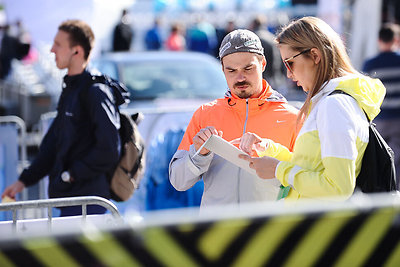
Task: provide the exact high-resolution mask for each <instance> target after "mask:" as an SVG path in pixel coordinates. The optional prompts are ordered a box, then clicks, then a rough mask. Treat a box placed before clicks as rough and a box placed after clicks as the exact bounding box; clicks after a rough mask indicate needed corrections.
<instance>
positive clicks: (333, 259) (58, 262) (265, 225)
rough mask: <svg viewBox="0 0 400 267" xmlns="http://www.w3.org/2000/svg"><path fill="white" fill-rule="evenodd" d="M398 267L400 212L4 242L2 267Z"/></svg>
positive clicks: (335, 213)
mask: <svg viewBox="0 0 400 267" xmlns="http://www.w3.org/2000/svg"><path fill="white" fill-rule="evenodd" d="M328 265H329V266H330V265H334V266H397V267H398V266H400V207H398V206H389V207H380V208H374V209H367V210H362V209H347V210H332V211H329V212H328V211H327V212H321V211H319V212H308V213H307V212H306V213H304V212H299V213H291V214H280V215H274V216H271V215H269V216H253V217H236V218H225V219H219V220H207V221H195V222H190V223H177V224H169V225H167V224H164V225H162V224H159V225H157V224H153V225H151V226H150V225H148V226H145V227H143V226H142V227H134V226H132V227H129V226H127V225H124V226H122V227H120V228H115V227H114V228H113V229H109V230H102V231H98V230H96V231H79V232H77V233H74V234H69V235H65V234H64V235H62V234H53V235H47V236H42V237H35V238H21V237H19V238H16V239H15V240H11V241H10V240H9V241H7V242H0V266H185V267H190V266H328Z"/></svg>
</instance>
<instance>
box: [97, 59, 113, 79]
mask: <svg viewBox="0 0 400 267" xmlns="http://www.w3.org/2000/svg"><path fill="white" fill-rule="evenodd" d="M91 68H95V69H97V70H98V71H100V72H101V73H104V74H107V75H108V76H110V77H111V78H113V79H116V80H118V79H119V77H118V70H117V67H116V65H115V63H113V62H108V61H92V63H91Z"/></svg>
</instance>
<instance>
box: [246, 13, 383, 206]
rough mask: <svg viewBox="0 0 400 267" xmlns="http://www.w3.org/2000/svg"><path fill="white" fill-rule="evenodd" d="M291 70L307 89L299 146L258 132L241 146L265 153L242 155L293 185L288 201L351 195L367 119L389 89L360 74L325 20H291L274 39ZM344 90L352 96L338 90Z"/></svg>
mask: <svg viewBox="0 0 400 267" xmlns="http://www.w3.org/2000/svg"><path fill="white" fill-rule="evenodd" d="M276 41H277V43H278V47H279V49H280V52H281V57H282V59H283V62H284V63H285V65H286V68H287V76H288V78H290V79H292V80H293V81H294V82H296V83H297V85H298V86H301V87H302V88H303V90H304V91H305V92H307V98H306V101H305V103H304V105H303V107H302V109H301V110H300V113H299V117H298V125H300V124H302V126H301V130H300V132H299V134H298V137H297V139H296V142H295V145H294V148H293V152H289V151H288V150H287V149H286V148H285V147H284V146H282V145H280V144H278V143H274V142H273V141H271V140H265V139H262V138H260V137H259V136H257V135H256V134H253V133H246V134H245V135H244V136H243V137H242V138H241V139H242V140H241V141H242V142H241V146H240V147H241V149H242V150H244V151H246V152H248V153H249V154H250V152H251V149H252V148H253V149H254V148H255V149H256V151H257V154H258V155H259V156H263V157H262V158H261V157H260V158H252V157H250V156H242V158H244V159H246V160H248V161H249V164H250V167H252V168H254V169H255V170H256V171H257V174H258V176H259V177H261V178H263V179H272V178H275V177H276V178H277V179H278V180H279V181H280V182H281V183H282V185H284V186H290V188H291V190H290V192H289V195H288V196H287V199H288V200H298V199H321V198H326V197H340V198H339V199H343V198H348V197H350V196H351V195H352V193H353V192H354V188H355V184H356V182H355V181H356V177H357V175H358V174H359V172H360V168H361V160H362V157H363V155H364V151H365V148H366V146H367V143H368V120H367V117H366V115H367V116H368V117H369V119H370V120H373V119H374V118H375V117H376V116H377V115H378V113H379V112H380V105H381V103H382V101H383V98H384V95H385V87H384V86H383V85H382V83H381V82H380V81H379V80H377V79H371V78H369V77H366V76H364V75H362V74H360V73H358V72H357V71H356V70H355V69H354V67H353V66H352V65H351V63H350V59H349V57H348V55H347V53H346V49H345V46H344V44H343V42H342V40H341V39H340V36H339V35H338V34H337V33H336V32H335V31H334V30H333V29H332V28H331V27H330V26H328V24H326V23H325V22H323V21H322V20H320V19H318V18H315V17H304V18H301V19H298V20H296V21H293V22H291V23H290V24H289V25H287V26H286V27H285V28H284V29H283V30H282V32H281V33H279V35H278V36H277V38H276ZM334 90H341V91H344V92H345V93H347V94H349V95H346V94H332V95H330V94H331V93H332V92H333V91H334Z"/></svg>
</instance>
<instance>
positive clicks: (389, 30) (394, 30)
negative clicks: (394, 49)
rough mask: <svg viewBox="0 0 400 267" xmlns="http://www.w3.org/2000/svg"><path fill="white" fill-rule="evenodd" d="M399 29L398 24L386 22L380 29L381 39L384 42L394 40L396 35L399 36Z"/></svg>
mask: <svg viewBox="0 0 400 267" xmlns="http://www.w3.org/2000/svg"><path fill="white" fill-rule="evenodd" d="M399 31H400V30H399V27H398V25H395V24H393V23H385V24H383V25H382V27H381V29H380V30H379V40H381V41H382V42H384V43H390V42H393V40H394V39H395V37H398V36H399V34H400V32H399Z"/></svg>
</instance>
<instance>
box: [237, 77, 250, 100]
mask: <svg viewBox="0 0 400 267" xmlns="http://www.w3.org/2000/svg"><path fill="white" fill-rule="evenodd" d="M244 85H247V86H249V87H251V84H250V83H249V82H247V81H244V82H237V83H235V84H234V86H233V87H234V88H237V87H238V86H244ZM236 91H237V93H236V95H237V96H238V97H240V98H250V97H251V96H252V95H253V92H247V91H246V92H242V91H241V90H239V89H237V90H236Z"/></svg>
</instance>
